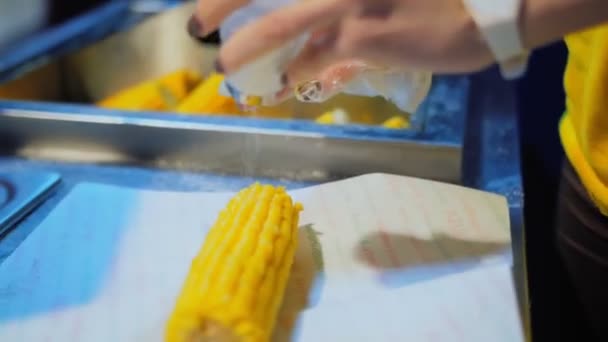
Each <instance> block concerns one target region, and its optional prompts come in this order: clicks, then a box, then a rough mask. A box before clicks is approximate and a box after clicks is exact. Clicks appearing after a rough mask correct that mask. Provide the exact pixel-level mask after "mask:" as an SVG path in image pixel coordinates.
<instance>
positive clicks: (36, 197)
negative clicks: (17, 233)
mask: <svg viewBox="0 0 608 342" xmlns="http://www.w3.org/2000/svg"><path fill="white" fill-rule="evenodd" d="M59 180H60V176H59V175H57V174H54V173H41V172H20V173H10V174H8V173H4V174H2V173H0V201H1V203H0V237H1V236H3V235H4V234H6V232H7V231H8V230H9V229H10V228H11V227H13V225H14V224H15V223H16V222H17V221H19V220H20V219H21V218H23V217H24V216H25V215H26V214H27V213H29V212H30V211H31V210H33V209H34V208H36V206H38V205H39V204H40V203H41V202H42V201H43V200H44V199H46V198H47V196H48V195H49V194H50V193H51V190H53V189H54V188H55V186H56V185H57V184H58V183H59Z"/></svg>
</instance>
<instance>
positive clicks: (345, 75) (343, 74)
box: [295, 60, 371, 102]
mask: <svg viewBox="0 0 608 342" xmlns="http://www.w3.org/2000/svg"><path fill="white" fill-rule="evenodd" d="M370 68H371V67H370V66H369V65H367V64H366V63H364V62H362V61H359V60H348V61H343V62H340V63H336V64H334V65H331V66H330V67H327V68H325V69H324V70H323V71H322V72H321V73H319V74H318V75H317V77H315V78H314V79H312V80H310V81H307V82H304V83H301V84H298V85H297V86H296V87H295V94H296V98H297V99H298V100H299V101H302V102H323V101H326V100H328V99H330V98H332V97H333V96H335V95H337V94H338V93H340V92H341V91H342V90H343V89H344V88H345V87H346V86H348V84H349V83H350V82H351V81H353V80H354V79H355V78H357V77H358V76H359V75H360V74H361V73H362V72H364V71H366V70H368V69H370Z"/></svg>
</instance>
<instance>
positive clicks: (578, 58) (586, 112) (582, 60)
mask: <svg viewBox="0 0 608 342" xmlns="http://www.w3.org/2000/svg"><path fill="white" fill-rule="evenodd" d="M565 41H566V45H567V46H568V51H569V57H568V64H567V66H566V72H565V75H564V86H565V90H566V113H565V114H564V116H563V117H562V119H561V122H560V136H561V140H562V145H563V146H564V150H565V152H566V155H567V157H568V158H569V159H570V161H571V163H572V165H573V167H574V169H575V170H576V171H577V173H578V175H579V176H580V178H581V181H582V183H583V185H584V186H585V188H586V189H587V190H588V192H589V194H590V196H591V198H592V199H593V200H594V202H595V203H596V205H597V206H598V207H599V209H600V210H601V211H602V213H604V215H608V24H604V25H601V26H597V27H594V28H591V29H588V30H585V31H582V32H578V33H575V34H572V35H570V36H568V37H566V38H565Z"/></svg>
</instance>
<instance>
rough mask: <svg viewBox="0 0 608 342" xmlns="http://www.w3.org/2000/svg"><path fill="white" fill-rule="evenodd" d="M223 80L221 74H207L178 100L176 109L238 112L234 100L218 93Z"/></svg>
mask: <svg viewBox="0 0 608 342" xmlns="http://www.w3.org/2000/svg"><path fill="white" fill-rule="evenodd" d="M223 80H224V76H223V75H221V74H216V73H213V74H211V75H209V77H207V78H206V79H205V80H204V81H203V82H201V83H200V84H199V85H198V86H197V87H196V88H195V89H194V90H193V91H192V92H191V93H190V94H189V95H188V96H187V97H186V98H185V99H184V100H183V101H182V102H180V104H179V105H178V106H177V109H176V111H177V112H178V113H185V114H240V113H241V110H240V109H239V107H238V105H237V103H236V101H234V99H232V98H231V97H227V96H223V95H222V94H220V91H219V89H220V85H221V84H222V81H223Z"/></svg>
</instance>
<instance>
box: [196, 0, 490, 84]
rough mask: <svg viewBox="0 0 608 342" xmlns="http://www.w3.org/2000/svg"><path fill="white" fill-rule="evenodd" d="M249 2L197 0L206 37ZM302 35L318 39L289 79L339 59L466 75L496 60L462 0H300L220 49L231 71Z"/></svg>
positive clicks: (308, 76) (296, 79) (307, 76)
mask: <svg viewBox="0 0 608 342" xmlns="http://www.w3.org/2000/svg"><path fill="white" fill-rule="evenodd" d="M245 4H247V1H246V0H232V1H228V0H199V1H198V7H197V13H196V18H197V19H198V22H199V23H201V27H203V29H204V30H203V31H202V32H203V34H205V33H207V32H209V31H211V30H214V29H215V28H216V27H217V25H218V24H219V23H220V22H221V21H222V19H223V18H224V17H226V16H227V15H229V14H230V13H231V12H232V11H234V10H236V9H238V8H239V7H241V6H243V5H245ZM304 32H311V34H312V38H311V39H310V41H309V43H308V44H307V46H306V47H305V49H304V50H303V51H302V53H301V54H300V55H299V56H298V57H297V58H296V60H294V61H293V63H291V65H289V67H288V68H287V70H286V76H287V79H288V80H289V82H290V84H292V85H295V84H297V83H298V82H300V81H303V80H308V79H311V78H314V75H315V74H316V73H317V72H318V71H319V70H323V69H325V68H327V67H329V66H331V65H334V64H336V63H344V62H345V61H348V60H352V59H355V60H364V61H365V62H366V63H368V64H371V65H377V66H387V67H393V68H406V69H415V70H427V71H432V72H439V73H460V72H470V71H476V70H479V69H482V68H484V67H486V66H488V65H490V64H491V63H492V62H493V58H492V55H491V52H490V51H489V50H488V48H487V46H486V44H485V43H484V41H483V39H482V37H481V35H480V34H479V32H478V30H477V28H476V26H475V23H474V21H473V20H472V18H471V17H470V15H469V13H468V12H467V11H466V9H465V8H464V5H463V4H462V3H461V1H460V0H425V1H421V0H302V1H298V2H296V3H295V4H293V5H290V6H287V7H284V8H280V9H278V10H276V11H274V12H272V13H269V14H268V15H266V16H265V17H263V18H261V19H259V20H256V21H254V22H252V23H250V24H247V25H245V26H244V27H242V28H241V29H240V30H239V31H238V32H236V33H235V34H234V35H233V36H232V37H231V39H229V40H228V41H227V42H225V43H224V45H223V46H222V48H221V49H220V52H219V59H218V67H219V69H220V71H222V72H224V73H226V74H230V73H232V72H234V71H235V70H237V69H239V68H240V67H241V66H243V65H244V64H246V63H248V62H250V61H252V60H253V59H255V58H256V57H258V56H260V55H263V54H264V53H265V52H267V51H268V50H270V49H272V48H275V47H277V46H280V45H282V44H284V43H286V42H288V41H289V40H291V39H293V38H295V37H297V36H299V35H300V34H302V33H304Z"/></svg>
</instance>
